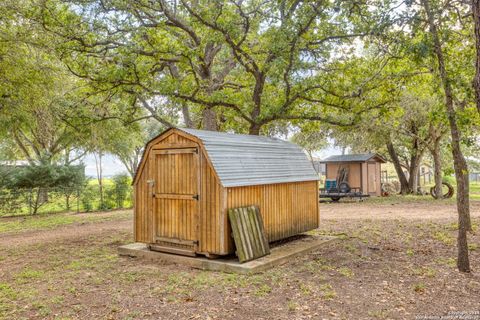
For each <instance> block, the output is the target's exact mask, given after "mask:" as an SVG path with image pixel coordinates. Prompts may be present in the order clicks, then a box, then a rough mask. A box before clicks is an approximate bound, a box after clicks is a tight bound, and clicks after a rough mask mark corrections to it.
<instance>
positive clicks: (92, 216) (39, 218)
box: [0, 210, 132, 234]
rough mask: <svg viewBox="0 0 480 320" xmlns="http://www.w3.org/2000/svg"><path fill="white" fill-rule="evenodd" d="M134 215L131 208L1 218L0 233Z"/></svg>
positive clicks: (43, 228)
mask: <svg viewBox="0 0 480 320" xmlns="http://www.w3.org/2000/svg"><path fill="white" fill-rule="evenodd" d="M131 217H132V211H131V210H119V211H112V212H98V213H96V212H94V213H88V214H87V213H82V214H76V213H55V214H41V215H35V216H23V217H10V218H0V234H3V233H18V232H22V231H35V230H45V229H54V228H57V227H60V226H66V225H72V224H76V223H95V222H102V221H112V220H125V219H128V218H131Z"/></svg>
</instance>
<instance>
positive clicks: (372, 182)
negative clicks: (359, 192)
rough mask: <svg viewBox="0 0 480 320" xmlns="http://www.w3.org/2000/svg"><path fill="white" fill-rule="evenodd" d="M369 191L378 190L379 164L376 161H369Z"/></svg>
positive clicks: (374, 191)
mask: <svg viewBox="0 0 480 320" xmlns="http://www.w3.org/2000/svg"><path fill="white" fill-rule="evenodd" d="M367 172H368V173H367V176H368V193H376V192H377V166H376V164H375V163H370V162H369V163H367Z"/></svg>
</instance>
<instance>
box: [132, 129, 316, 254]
mask: <svg viewBox="0 0 480 320" xmlns="http://www.w3.org/2000/svg"><path fill="white" fill-rule="evenodd" d="M134 189H135V205H134V211H135V241H137V242H144V243H149V244H154V246H155V249H158V250H162V251H169V252H176V253H184V254H189V253H202V254H206V255H225V254H229V253H233V251H234V246H233V239H232V237H231V230H230V226H229V223H228V219H227V211H228V209H229V208H235V207H240V206H247V205H256V206H258V207H259V208H260V212H261V214H262V217H263V220H264V224H265V231H266V234H267V239H268V240H269V241H270V242H271V241H275V240H279V239H283V238H286V237H289V236H292V235H295V234H298V233H301V232H305V231H308V230H312V229H315V228H317V227H318V223H319V209H318V175H317V174H316V172H315V170H314V169H313V167H312V165H311V163H310V162H309V161H308V159H307V157H306V155H305V153H304V152H303V151H302V150H301V149H300V148H299V147H298V146H296V145H294V144H292V143H290V142H287V141H283V140H281V139H275V138H268V137H263V136H249V135H236V134H227V133H219V132H211V131H202V130H192V129H169V130H167V131H165V132H164V133H162V134H160V135H159V136H158V137H156V138H154V139H153V140H151V141H150V142H149V143H148V144H147V146H146V148H145V151H144V155H143V158H142V161H141V163H140V165H139V168H138V170H137V173H136V176H135V179H134Z"/></svg>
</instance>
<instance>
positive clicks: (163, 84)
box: [38, 0, 389, 134]
mask: <svg viewBox="0 0 480 320" xmlns="http://www.w3.org/2000/svg"><path fill="white" fill-rule="evenodd" d="M93 12H95V13H96V14H92V13H93ZM109 12H116V13H118V14H114V15H110V14H108V13H109ZM378 12H380V11H378ZM98 13H101V14H98ZM38 19H39V20H40V21H39V22H40V23H41V24H42V25H43V26H44V27H45V28H46V29H47V30H48V31H49V32H51V33H54V34H56V35H59V37H60V39H59V40H58V41H57V48H58V49H59V50H60V52H62V60H63V61H64V62H65V63H66V64H67V65H68V67H69V69H70V70H71V71H72V72H73V73H74V74H75V75H77V76H78V77H80V78H83V79H86V80H88V81H89V82H90V83H91V85H92V87H94V88H95V90H97V91H102V92H104V91H112V90H113V91H116V90H122V91H123V92H126V93H129V94H131V95H132V96H134V97H135V99H137V100H138V101H140V102H141V104H142V105H144V106H145V108H146V110H151V109H152V108H151V103H152V101H168V102H169V103H172V104H174V105H178V106H179V109H180V110H181V112H182V113H183V118H184V122H185V124H187V125H189V126H190V125H191V124H192V122H191V121H190V120H191V119H192V118H195V116H194V117H192V115H191V112H192V111H196V112H200V113H201V117H200V118H201V120H200V122H201V124H202V127H203V128H205V129H209V130H216V129H218V128H222V129H229V128H232V127H233V128H235V130H236V131H240V132H249V133H250V134H259V133H260V130H261V129H262V128H263V127H265V126H268V125H269V124H271V123H273V122H277V121H284V120H286V121H293V120H312V121H324V122H330V123H335V124H343V125H348V124H350V123H352V122H353V121H354V120H355V119H356V117H357V116H358V115H359V114H361V113H362V112H364V110H365V109H369V108H380V107H382V106H383V105H384V103H385V101H384V100H383V99H382V96H379V95H376V94H374V93H373V91H372V89H373V88H375V87H377V86H382V85H383V81H380V79H377V77H376V70H377V68H378V66H382V64H383V63H382V61H381V60H382V57H381V56H379V57H378V59H377V61H372V63H371V65H370V66H369V67H368V68H365V69H364V70H362V72H359V73H353V72H351V69H355V70H358V68H355V66H356V65H358V62H359V61H357V60H362V58H361V57H357V58H354V55H353V54H352V51H354V49H355V39H360V38H362V37H367V36H370V35H372V34H376V33H379V32H380V31H381V30H382V28H383V27H384V26H385V25H386V24H387V25H388V23H389V21H388V18H387V17H386V16H385V14H383V13H382V12H380V13H379V14H378V15H375V14H374V11H372V10H370V8H369V7H368V6H367V5H356V4H349V3H346V2H345V3H343V2H342V3H340V2H312V3H311V2H294V3H287V2H278V3H276V2H258V1H246V2H237V1H232V0H231V1H224V2H215V1H214V2H212V1H200V2H194V3H190V2H186V1H178V2H177V1H158V2H155V3H148V4H147V3H143V2H134V3H130V4H129V5H125V3H124V2H121V1H112V2H109V3H105V2H100V1H87V2H82V3H80V4H79V5H78V6H76V8H75V10H72V9H71V7H69V6H68V5H65V4H60V3H59V2H58V1H55V0H50V1H45V2H43V3H42V11H41V12H40V17H39V18H38ZM92 26H93V28H92ZM62 39H63V40H62ZM347 57H349V58H350V59H347ZM194 106H196V107H194Z"/></svg>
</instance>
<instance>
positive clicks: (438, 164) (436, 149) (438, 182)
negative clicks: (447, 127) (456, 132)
mask: <svg viewBox="0 0 480 320" xmlns="http://www.w3.org/2000/svg"><path fill="white" fill-rule="evenodd" d="M440 142H441V138H438V139H435V141H434V143H433V149H432V151H431V152H432V157H433V163H434V170H435V199H443V195H442V158H441V154H440Z"/></svg>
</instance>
